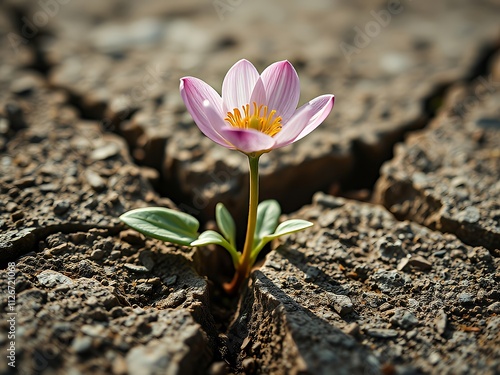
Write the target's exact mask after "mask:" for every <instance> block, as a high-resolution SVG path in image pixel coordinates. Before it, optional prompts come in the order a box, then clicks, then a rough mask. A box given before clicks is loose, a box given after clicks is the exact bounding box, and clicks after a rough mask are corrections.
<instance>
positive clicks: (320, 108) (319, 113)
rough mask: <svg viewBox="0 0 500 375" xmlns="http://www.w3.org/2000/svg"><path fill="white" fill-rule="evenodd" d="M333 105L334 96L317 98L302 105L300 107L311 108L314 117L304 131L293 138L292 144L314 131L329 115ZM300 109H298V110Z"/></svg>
mask: <svg viewBox="0 0 500 375" xmlns="http://www.w3.org/2000/svg"><path fill="white" fill-rule="evenodd" d="M334 103H335V96H334V95H330V94H328V95H321V96H318V97H317V98H314V99H313V100H311V101H310V102H309V103H306V104H304V105H303V106H302V107H305V106H311V107H312V109H313V111H314V115H313V116H312V117H311V119H310V120H309V123H308V124H307V125H306V126H305V128H304V130H302V131H301V132H300V134H299V135H298V137H297V138H295V139H294V140H293V142H296V141H298V140H299V139H302V138H304V137H305V136H306V135H308V134H309V133H310V132H312V131H313V130H314V129H316V128H317V127H318V126H319V125H320V124H321V123H322V122H323V121H324V119H325V118H326V117H327V116H328V115H329V114H330V112H331V111H332V108H333V104H334ZM302 107H300V108H299V110H300V109H301V108H302Z"/></svg>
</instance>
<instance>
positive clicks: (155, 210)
mask: <svg viewBox="0 0 500 375" xmlns="http://www.w3.org/2000/svg"><path fill="white" fill-rule="evenodd" d="M120 220H121V221H123V222H124V223H125V224H127V225H128V226H129V227H131V228H133V229H135V230H136V231H138V232H141V233H143V234H144V235H146V236H149V237H153V238H156V239H159V240H162V241H167V242H172V243H175V244H179V245H184V246H190V244H191V242H193V241H194V240H196V239H197V238H198V228H199V227H200V223H199V222H198V220H196V219H195V218H194V217H192V216H191V215H188V214H186V213H184V212H179V211H174V210H171V209H169V208H163V207H146V208H138V209H136V210H132V211H129V212H126V213H124V214H123V215H121V216H120Z"/></svg>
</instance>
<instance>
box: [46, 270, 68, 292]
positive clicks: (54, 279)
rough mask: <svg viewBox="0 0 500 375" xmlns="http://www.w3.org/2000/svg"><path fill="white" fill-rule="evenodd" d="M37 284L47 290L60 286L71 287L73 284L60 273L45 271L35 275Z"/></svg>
mask: <svg viewBox="0 0 500 375" xmlns="http://www.w3.org/2000/svg"><path fill="white" fill-rule="evenodd" d="M37 279H38V282H39V283H40V284H42V285H43V286H45V287H47V288H53V287H56V286H60V285H65V284H68V285H71V284H73V280H71V278H69V277H68V276H65V275H63V274H62V273H59V272H56V271H51V270H45V271H42V272H40V273H39V274H38V275H37Z"/></svg>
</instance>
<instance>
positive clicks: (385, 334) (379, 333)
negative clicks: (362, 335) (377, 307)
mask: <svg viewBox="0 0 500 375" xmlns="http://www.w3.org/2000/svg"><path fill="white" fill-rule="evenodd" d="M366 333H367V334H368V335H369V336H371V337H375V338H377V339H393V338H395V337H398V331H396V330H394V329H384V328H371V329H369V330H367V331H366Z"/></svg>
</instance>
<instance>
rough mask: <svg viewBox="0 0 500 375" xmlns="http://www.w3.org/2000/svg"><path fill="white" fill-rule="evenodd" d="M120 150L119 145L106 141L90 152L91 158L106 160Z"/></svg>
mask: <svg viewBox="0 0 500 375" xmlns="http://www.w3.org/2000/svg"><path fill="white" fill-rule="evenodd" d="M119 152H120V146H119V145H118V144H116V143H108V144H106V145H104V146H102V147H99V148H96V149H95V150H94V151H92V153H91V154H90V158H91V159H93V160H106V159H109V158H111V157H113V156H115V155H116V154H118V153H119Z"/></svg>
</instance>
